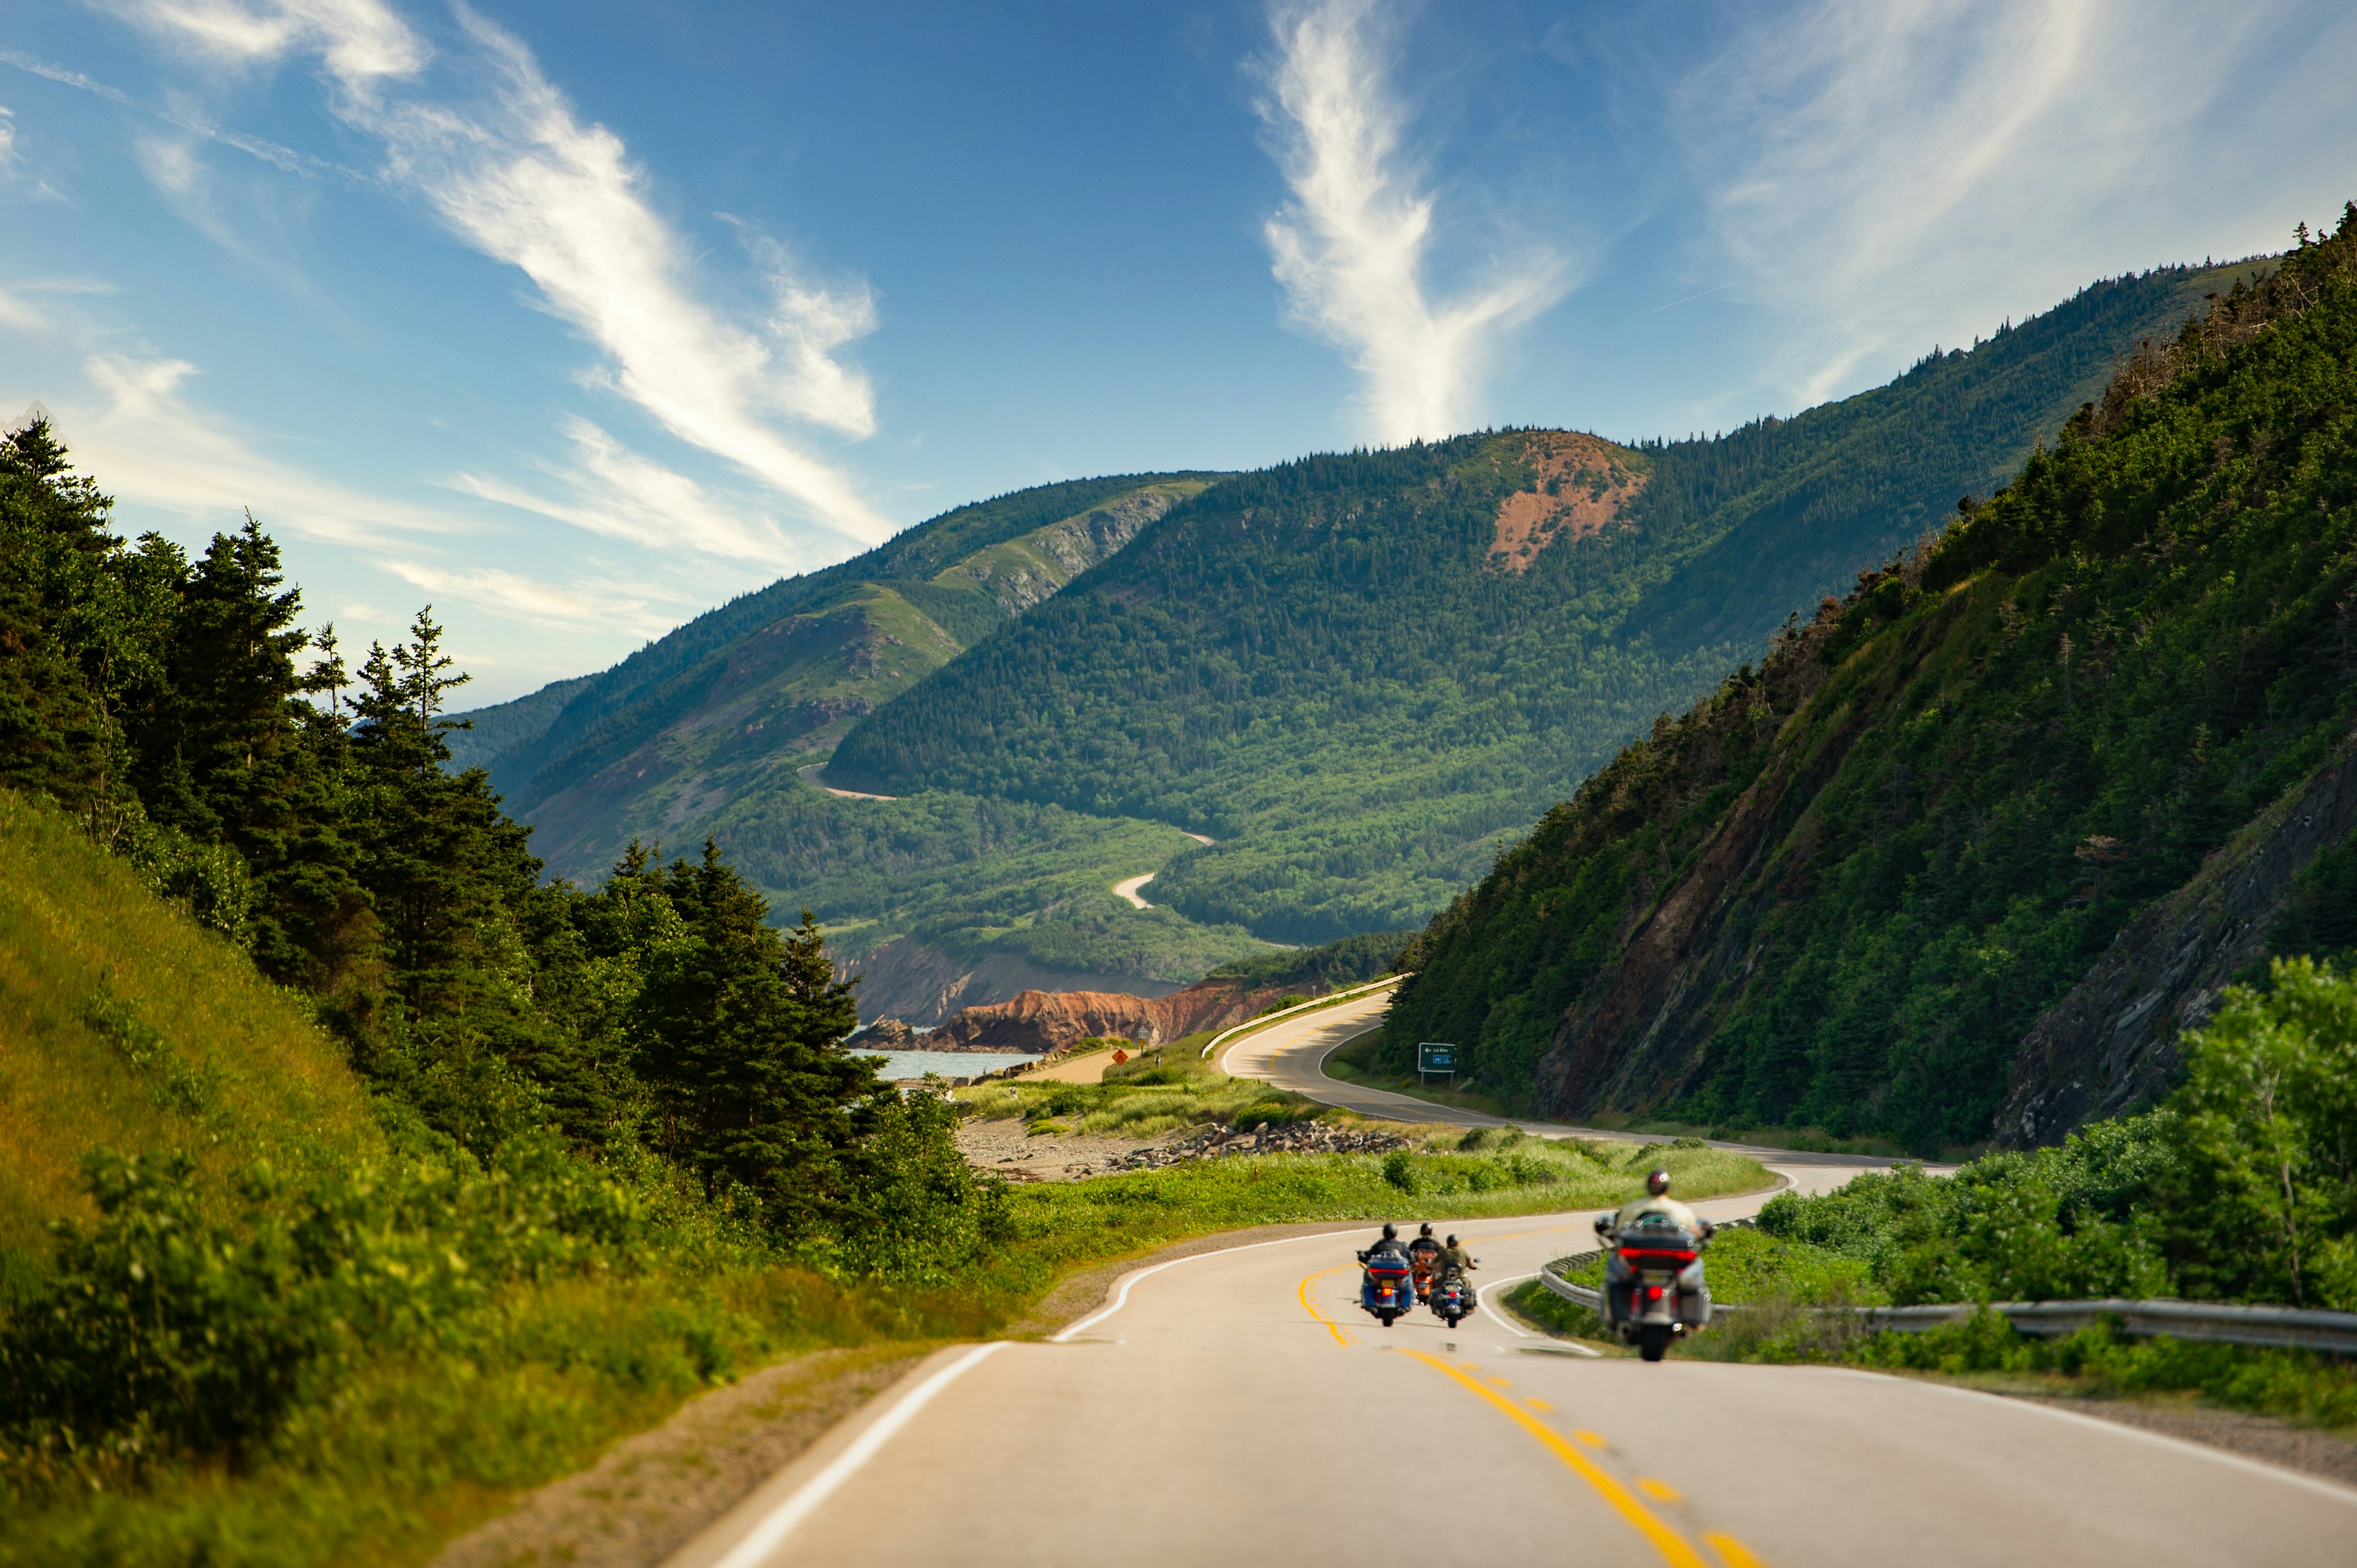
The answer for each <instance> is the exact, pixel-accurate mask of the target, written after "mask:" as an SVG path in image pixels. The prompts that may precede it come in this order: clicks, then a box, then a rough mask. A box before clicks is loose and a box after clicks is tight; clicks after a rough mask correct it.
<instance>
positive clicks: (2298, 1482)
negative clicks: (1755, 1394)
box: [1830, 1367, 2357, 1504]
mask: <svg viewBox="0 0 2357 1568" xmlns="http://www.w3.org/2000/svg"><path fill="white" fill-rule="evenodd" d="M1830 1370H1834V1371H1837V1372H1842V1373H1846V1375H1848V1376H1850V1377H1853V1378H1873V1379H1877V1380H1880V1381H1884V1382H1894V1383H1905V1384H1908V1385H1910V1386H1911V1387H1914V1388H1922V1389H1936V1390H1938V1391H1940V1392H1941V1393H1943V1394H1962V1395H1963V1396H1964V1397H1965V1398H1966V1399H1975V1400H1993V1401H1995V1402H1997V1403H1998V1404H2002V1405H2005V1406H2007V1407H2008V1408H2009V1409H2013V1410H2026V1411H2035V1412H2037V1413H2038V1414H2040V1415H2050V1416H2052V1417H2053V1418H2054V1419H2055V1420H2057V1421H2068V1422H2072V1423H2076V1424H2078V1425H2080V1426H2092V1427H2093V1428H2095V1429H2096V1430H2097V1431H2099V1432H2107V1433H2110V1434H2112V1435H2113V1436H2115V1437H2128V1438H2134V1439H2135V1440H2136V1441H2137V1442H2139V1443H2149V1444H2153V1445H2154V1446H2155V1447H2159V1448H2170V1449H2174V1450H2176V1451H2177V1452H2178V1453H2179V1454H2190V1455H2195V1456H2196V1457H2198V1458H2202V1459H2210V1460H2214V1461H2215V1462H2217V1463H2218V1464H2221V1465H2224V1466H2229V1467H2230V1468H2233V1469H2236V1470H2247V1471H2249V1472H2250V1473H2251V1474H2252V1475H2255V1476H2265V1477H2267V1478H2268V1479H2270V1480H2275V1481H2284V1482H2288V1483H2289V1484H2290V1485H2292V1486H2295V1487H2304V1488H2305V1489H2307V1490H2309V1491H2311V1492H2315V1493H2317V1494H2318V1495H2319V1496H2321V1497H2327V1498H2331V1499H2332V1500H2333V1501H2335V1502H2339V1503H2350V1504H2357V1488H2352V1487H2344V1486H2342V1485H2341V1483H2339V1482H2338V1481H2328V1480H2326V1479H2324V1478H2323V1477H2320V1476H2310V1475H2308V1474H2306V1473H2305V1472H2303V1471H2299V1470H2288V1469H2286V1468H2284V1467H2283V1466H2280V1465H2270V1464H2268V1463H2267V1462H2266V1460H2264V1459H2251V1458H2246V1457H2244V1455H2240V1454H2236V1453H2234V1452H2233V1451H2232V1450H2231V1449H2225V1448H2212V1447H2211V1446H2210V1445H2209V1444H2206V1443H2189V1442H2187V1441H2186V1440H2185V1439H2184V1438H2182V1437H2170V1436H2169V1435H2168V1434H2164V1433H2158V1432H2147V1431H2146V1430H2145V1429H2144V1428H2143V1427H2141V1426H2130V1425H2128V1424H2126V1423H2125V1422H2117V1421H2105V1420H2104V1419H2103V1418H2102V1417H2101V1416H2094V1415H2081V1414H2080V1413H2079V1412H2077V1411H2075V1410H2057V1409H2055V1408H2054V1407H2053V1406H2052V1405H2050V1404H2040V1403H2038V1402H2036V1401H2034V1400H2022V1399H2008V1398H2007V1397H2006V1396H2005V1395H2003V1394H1992V1393H1984V1392H1983V1391H1980V1390H1979V1389H1960V1388H1958V1387H1956V1386H1955V1385H1954V1384H1953V1383H1934V1382H1930V1381H1927V1380H1923V1379H1921V1378H1895V1377H1892V1376H1891V1375H1890V1374H1889V1373H1888V1372H1868V1371H1863V1370H1860V1369H1857V1368H1856V1367H1835V1368H1832V1369H1830Z"/></svg>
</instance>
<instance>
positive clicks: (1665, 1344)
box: [1637, 1323, 1670, 1361]
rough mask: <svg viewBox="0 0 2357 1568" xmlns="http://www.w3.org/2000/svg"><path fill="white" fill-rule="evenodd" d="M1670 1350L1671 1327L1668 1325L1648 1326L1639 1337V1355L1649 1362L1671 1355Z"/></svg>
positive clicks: (1651, 1324) (1649, 1324) (1653, 1324)
mask: <svg viewBox="0 0 2357 1568" xmlns="http://www.w3.org/2000/svg"><path fill="white" fill-rule="evenodd" d="M1669 1349H1670V1326H1669V1325H1668V1324H1666V1323H1648V1324H1646V1325H1645V1326H1644V1328H1643V1329H1642V1331H1641V1333H1640V1334H1639V1336H1638V1339H1637V1354H1639V1355H1640V1356H1642V1357H1643V1358H1645V1359H1647V1360H1648V1361H1658V1360H1660V1359H1662V1358H1663V1356H1665V1355H1667V1354H1669Z"/></svg>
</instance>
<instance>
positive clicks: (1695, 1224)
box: [1612, 1193, 1709, 1236]
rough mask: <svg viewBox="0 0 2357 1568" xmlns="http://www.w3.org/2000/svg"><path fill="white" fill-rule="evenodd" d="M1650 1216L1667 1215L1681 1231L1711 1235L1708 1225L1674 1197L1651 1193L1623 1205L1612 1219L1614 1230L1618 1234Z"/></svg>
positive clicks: (1698, 1234)
mask: <svg viewBox="0 0 2357 1568" xmlns="http://www.w3.org/2000/svg"><path fill="white" fill-rule="evenodd" d="M1648 1214H1660V1215H1665V1216H1667V1217H1668V1218H1669V1220H1670V1222H1671V1223H1672V1224H1674V1225H1675V1226H1676V1227H1677V1228H1678V1229H1679V1230H1688V1231H1692V1232H1693V1233H1694V1234H1695V1235H1697V1236H1703V1235H1707V1234H1708V1233H1709V1229H1708V1226H1707V1223H1706V1221H1704V1220H1703V1219H1699V1218H1697V1217H1696V1216H1695V1211H1694V1210H1693V1209H1691V1208H1687V1207H1686V1206H1685V1205H1684V1204H1683V1203H1680V1202H1679V1201H1678V1200H1677V1199H1676V1198H1674V1197H1654V1196H1652V1194H1651V1193H1647V1194H1646V1195H1645V1196H1644V1197H1640V1198H1634V1199H1632V1200H1631V1201H1630V1202H1627V1203H1624V1204H1622V1205H1621V1206H1620V1213H1618V1214H1616V1215H1614V1216H1613V1217H1612V1229H1613V1230H1615V1231H1616V1232H1617V1231H1620V1230H1626V1229H1628V1228H1629V1227H1630V1226H1631V1225H1634V1224H1635V1223H1636V1222H1637V1221H1638V1220H1639V1219H1642V1218H1644V1217H1645V1216H1646V1215H1648Z"/></svg>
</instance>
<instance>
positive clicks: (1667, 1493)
mask: <svg viewBox="0 0 2357 1568" xmlns="http://www.w3.org/2000/svg"><path fill="white" fill-rule="evenodd" d="M1637 1489H1638V1490H1639V1491H1641V1492H1642V1493H1644V1494H1645V1495H1646V1496H1647V1497H1649V1498H1652V1499H1653V1500H1654V1501H1655V1502H1657V1503H1682V1502H1684V1501H1685V1500H1686V1499H1685V1494H1684V1493H1683V1492H1681V1491H1679V1490H1678V1489H1677V1488H1676V1487H1673V1486H1672V1485H1670V1484H1669V1483H1668V1482H1667V1481H1656V1480H1655V1479H1653V1477H1651V1476H1640V1477H1637Z"/></svg>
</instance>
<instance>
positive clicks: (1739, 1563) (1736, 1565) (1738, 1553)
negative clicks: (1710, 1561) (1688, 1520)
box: [1702, 1530, 1768, 1568]
mask: <svg viewBox="0 0 2357 1568" xmlns="http://www.w3.org/2000/svg"><path fill="white" fill-rule="evenodd" d="M1702 1538H1703V1539H1704V1540H1705V1541H1709V1542H1710V1544H1711V1550H1712V1551H1714V1552H1717V1553H1718V1554H1719V1555H1720V1556H1721V1557H1724V1558H1726V1559H1727V1568H1768V1564H1766V1563H1762V1562H1760V1559H1759V1558H1757V1557H1754V1556H1753V1555H1752V1554H1751V1548H1749V1547H1748V1546H1746V1545H1744V1544H1743V1542H1741V1541H1738V1540H1736V1539H1735V1537H1733V1536H1731V1535H1722V1534H1721V1533H1719V1532H1718V1531H1717V1530H1704V1531H1703V1532H1702Z"/></svg>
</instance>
